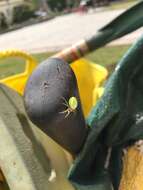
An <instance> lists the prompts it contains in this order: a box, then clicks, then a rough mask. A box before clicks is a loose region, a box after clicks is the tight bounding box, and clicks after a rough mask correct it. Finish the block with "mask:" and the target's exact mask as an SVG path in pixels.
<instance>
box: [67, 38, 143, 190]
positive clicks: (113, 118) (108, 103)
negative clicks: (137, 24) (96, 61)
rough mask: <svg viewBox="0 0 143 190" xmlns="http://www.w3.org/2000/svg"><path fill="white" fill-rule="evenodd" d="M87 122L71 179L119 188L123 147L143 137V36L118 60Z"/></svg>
mask: <svg viewBox="0 0 143 190" xmlns="http://www.w3.org/2000/svg"><path fill="white" fill-rule="evenodd" d="M87 124H88V126H89V127H90V131H89V134H88V137H87V139H86V142H85V146H84V148H83V149H82V151H81V153H80V154H79V156H78V157H77V159H76V160H75V163H74V165H73V167H72V169H71V171H70V174H69V179H70V180H71V181H72V183H73V184H74V185H75V187H76V188H77V189H78V190H111V189H112V185H113V189H114V190H117V189H118V186H119V182H120V178H121V173H122V150H123V148H124V147H126V146H128V145H131V144H132V143H134V142H135V141H136V140H138V139H143V37H142V38H140V39H139V40H138V41H137V42H136V43H135V44H134V45H133V46H132V47H131V48H130V49H129V51H128V52H127V53H126V55H125V56H124V57H123V58H122V60H121V61H120V62H119V63H118V65H117V67H116V69H115V71H114V73H113V74H112V75H111V77H110V78H109V79H108V82H107V84H106V85H105V92H104V95H103V96H102V98H101V99H100V100H99V101H98V103H97V105H96V106H95V107H94V108H93V110H92V111H91V114H90V115H89V117H88V118H87ZM109 148H112V153H111V157H110V161H109V166H108V168H107V169H105V168H104V166H105V162H106V160H107V152H108V150H109Z"/></svg>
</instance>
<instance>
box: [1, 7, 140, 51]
mask: <svg viewBox="0 0 143 190" xmlns="http://www.w3.org/2000/svg"><path fill="white" fill-rule="evenodd" d="M123 11H124V10H115V11H103V10H102V11H101V10H100V11H98V12H97V11H92V12H90V13H88V14H79V13H74V14H69V15H64V16H59V17H56V18H55V19H53V20H50V21H46V22H43V23H40V24H35V25H32V26H28V27H25V28H22V29H19V30H16V31H12V32H9V33H5V34H2V35H0V50H2V49H7V48H19V49H22V50H26V51H28V52H30V53H34V52H45V51H56V50H60V49H63V48H65V47H68V46H69V45H71V44H73V43H75V42H77V41H78V40H80V39H82V38H87V37H89V36H91V35H93V34H95V33H96V31H97V30H98V29H99V28H100V27H102V26H104V25H105V24H107V23H108V22H109V21H110V20H111V19H113V18H114V17H116V16H117V15H119V14H121V13H122V12H123ZM141 33H143V29H140V30H138V31H136V32H134V33H132V34H131V35H127V36H126V37H124V38H121V39H120V40H116V41H114V42H113V43H112V45H116V44H119V45H120V44H130V43H132V42H134V41H135V40H136V39H137V38H138V37H139V36H140V35H141Z"/></svg>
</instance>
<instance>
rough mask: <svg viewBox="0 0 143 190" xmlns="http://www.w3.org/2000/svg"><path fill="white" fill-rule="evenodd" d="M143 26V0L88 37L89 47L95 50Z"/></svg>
mask: <svg viewBox="0 0 143 190" xmlns="http://www.w3.org/2000/svg"><path fill="white" fill-rule="evenodd" d="M141 26H143V1H140V2H139V3H137V4H136V5H135V6H133V7H131V8H130V9H128V10H127V11H125V12H124V13H122V14H121V15H119V16H118V17H117V18H115V19H114V20H113V21H111V22H110V23H109V24H107V25H106V26H104V27H103V28H101V29H100V30H99V31H98V33H97V34H96V35H95V36H93V37H92V38H89V39H87V44H88V47H89V49H90V50H91V51H92V50H95V49H97V48H99V47H101V46H103V45H105V44H106V43H109V42H111V41H113V40H115V39H117V38H120V37H122V36H124V35H126V34H128V33H130V32H132V31H134V30H136V29H138V28H139V27H141Z"/></svg>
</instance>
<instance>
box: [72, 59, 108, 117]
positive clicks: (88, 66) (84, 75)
mask: <svg viewBox="0 0 143 190" xmlns="http://www.w3.org/2000/svg"><path fill="white" fill-rule="evenodd" d="M71 67H72V69H73V70H74V73H75V75H76V78H77V82H78V87H79V93H80V98H81V102H82V107H83V112H84V115H85V116H87V115H88V113H89V112H90V110H91V108H92V107H93V106H94V105H95V104H96V102H97V100H98V99H99V97H101V95H102V94H103V90H104V89H103V87H102V84H103V82H104V81H105V80H106V78H107V76H108V71H107V69H105V68H104V67H103V66H101V65H97V64H95V63H93V62H90V61H87V60H86V59H80V60H78V61H75V62H74V63H72V64H71Z"/></svg>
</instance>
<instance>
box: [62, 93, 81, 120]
mask: <svg viewBox="0 0 143 190" xmlns="http://www.w3.org/2000/svg"><path fill="white" fill-rule="evenodd" d="M62 99H63V100H64V101H65V102H64V103H63V104H64V105H65V106H66V107H67V109H66V110H64V111H61V112H60V113H62V114H63V113H66V115H65V118H67V117H68V116H69V114H70V113H73V112H75V111H76V108H77V106H78V101H77V98H76V97H74V96H72V97H70V99H69V100H68V102H67V100H66V99H65V98H64V97H63V98H62Z"/></svg>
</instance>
